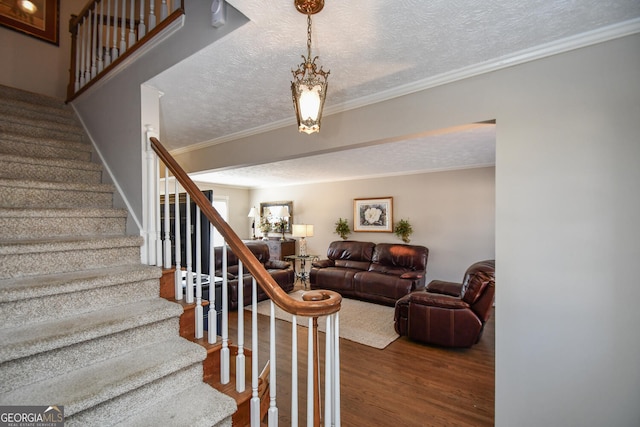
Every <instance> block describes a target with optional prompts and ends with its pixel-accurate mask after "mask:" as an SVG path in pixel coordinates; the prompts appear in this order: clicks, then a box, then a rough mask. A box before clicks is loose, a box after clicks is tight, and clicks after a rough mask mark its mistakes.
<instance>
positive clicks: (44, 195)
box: [0, 186, 113, 209]
mask: <svg viewBox="0 0 640 427" xmlns="http://www.w3.org/2000/svg"><path fill="white" fill-rule="evenodd" d="M0 200H2V205H3V207H7V208H101V209H104V208H110V207H111V206H112V204H113V193H109V192H96V191H71V190H58V189H49V188H45V189H43V188H24V187H5V186H0Z"/></svg>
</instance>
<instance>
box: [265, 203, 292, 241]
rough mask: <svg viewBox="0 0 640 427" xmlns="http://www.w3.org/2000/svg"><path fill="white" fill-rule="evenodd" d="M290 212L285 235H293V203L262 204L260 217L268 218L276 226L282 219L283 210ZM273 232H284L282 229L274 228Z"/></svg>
mask: <svg viewBox="0 0 640 427" xmlns="http://www.w3.org/2000/svg"><path fill="white" fill-rule="evenodd" d="M283 209H285V212H286V211H287V210H288V211H289V217H288V218H285V227H284V232H285V233H291V224H293V202H292V201H285V202H265V203H260V217H261V218H268V220H269V222H270V223H271V224H275V223H277V222H279V221H280V220H281V219H282V210H283ZM272 231H274V232H282V230H281V229H280V228H276V227H273V229H272Z"/></svg>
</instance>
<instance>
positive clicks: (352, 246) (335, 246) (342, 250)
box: [327, 240, 375, 266]
mask: <svg viewBox="0 0 640 427" xmlns="http://www.w3.org/2000/svg"><path fill="white" fill-rule="evenodd" d="M374 246H375V245H374V244H373V243H372V242H356V241H353V240H338V241H335V242H331V244H330V245H329V249H328V250H327V258H329V259H331V260H334V261H337V260H342V261H363V262H366V263H367V266H368V264H369V263H370V262H371V258H372V257H373V248H374Z"/></svg>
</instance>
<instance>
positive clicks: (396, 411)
mask: <svg viewBox="0 0 640 427" xmlns="http://www.w3.org/2000/svg"><path fill="white" fill-rule="evenodd" d="M258 317H259V326H258V329H259V337H268V331H269V325H268V324H269V319H268V317H266V316H258ZM250 319H251V318H250V313H248V312H247V313H245V330H246V332H245V333H246V334H247V336H246V337H245V343H246V345H247V347H251V338H250V331H249V330H248V328H247V327H246V325H249V324H250ZM390 321H392V319H390ZM229 323H230V336H231V337H235V331H236V329H237V313H235V312H234V313H232V315H231V316H230V322H229ZM306 331H307V329H306V328H303V327H300V326H299V327H298V332H297V333H298V346H299V348H300V349H301V352H300V354H299V356H298V360H299V363H298V372H299V376H300V377H306V339H307V333H306ZM276 334H277V335H276V336H277V337H278V343H279V346H278V349H277V351H278V354H277V359H278V362H277V371H276V373H277V376H276V378H277V405H278V411H279V425H280V426H290V425H291V419H290V402H291V397H290V396H291V392H290V387H291V351H290V348H291V324H290V323H288V322H285V321H282V320H276ZM319 335H320V348H321V353H320V354H321V355H323V354H324V341H323V340H324V334H322V333H320V334H319ZM232 340H233V338H232ZM494 343H495V312H494V313H493V315H492V317H491V319H490V320H489V322H488V323H487V325H486V327H485V330H484V334H483V336H482V338H481V339H480V342H479V343H478V344H476V345H475V346H474V347H472V348H470V349H448V348H439V347H433V346H427V345H423V344H418V343H415V342H412V341H409V340H408V339H407V338H406V337H401V338H399V339H398V340H396V341H394V342H393V343H391V344H390V345H389V346H388V347H387V348H385V349H383V350H378V349H375V348H372V347H368V346H365V345H362V344H358V343H355V342H352V341H348V340H344V339H341V340H340V358H341V398H342V399H341V401H342V404H341V414H342V425H343V426H354V427H359V426H367V427H369V426H382V427H384V426H398V427H401V426H402V427H405V426H407V427H409V426H473V427H481V426H492V425H493V424H494V372H495V369H494V361H495V352H494ZM302 350H304V351H302ZM268 351H269V349H268V343H267V341H266V339H260V341H259V346H258V353H259V354H258V360H259V366H260V367H262V366H264V364H265V362H266V360H267V359H268ZM303 353H304V354H303ZM322 358H323V357H322V356H321V359H322ZM321 378H323V377H322V373H321ZM321 381H323V380H321ZM299 390H300V392H299V409H300V416H299V420H300V421H299V422H300V425H306V421H305V420H306V418H305V417H306V407H305V405H306V403H305V402H306V400H305V399H306V397H305V393H306V384H304V380H303V381H302V384H300V385H299Z"/></svg>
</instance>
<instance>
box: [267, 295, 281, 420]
mask: <svg viewBox="0 0 640 427" xmlns="http://www.w3.org/2000/svg"><path fill="white" fill-rule="evenodd" d="M270 303H271V315H270V319H269V320H270V321H269V366H270V371H269V410H268V411H267V416H268V421H269V427H277V426H278V407H277V406H276V366H277V365H278V364H277V363H276V305H275V303H274V302H273V300H270Z"/></svg>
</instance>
